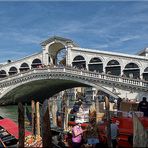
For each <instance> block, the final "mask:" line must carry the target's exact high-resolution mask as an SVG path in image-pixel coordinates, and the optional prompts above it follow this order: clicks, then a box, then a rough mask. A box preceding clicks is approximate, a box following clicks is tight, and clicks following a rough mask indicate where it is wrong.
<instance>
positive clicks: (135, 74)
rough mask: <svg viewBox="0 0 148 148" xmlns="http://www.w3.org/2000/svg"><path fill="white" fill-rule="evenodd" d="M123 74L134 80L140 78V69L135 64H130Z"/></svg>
mask: <svg viewBox="0 0 148 148" xmlns="http://www.w3.org/2000/svg"><path fill="white" fill-rule="evenodd" d="M123 73H124V75H125V76H126V77H129V78H134V79H137V78H140V68H139V66H138V65H137V64H136V63H133V62H131V63H128V64H127V65H126V66H125V68H124V70H123Z"/></svg>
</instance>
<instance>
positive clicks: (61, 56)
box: [56, 48, 67, 66]
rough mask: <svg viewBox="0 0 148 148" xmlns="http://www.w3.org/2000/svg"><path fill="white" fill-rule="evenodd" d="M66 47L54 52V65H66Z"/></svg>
mask: <svg viewBox="0 0 148 148" xmlns="http://www.w3.org/2000/svg"><path fill="white" fill-rule="evenodd" d="M66 52H67V51H66V48H62V49H60V50H59V51H58V52H57V54H56V65H61V66H65V65H66Z"/></svg>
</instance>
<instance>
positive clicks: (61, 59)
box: [48, 42, 67, 65]
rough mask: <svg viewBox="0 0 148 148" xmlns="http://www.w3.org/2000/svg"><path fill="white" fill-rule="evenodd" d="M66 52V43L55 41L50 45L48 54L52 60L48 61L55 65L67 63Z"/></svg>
mask: <svg viewBox="0 0 148 148" xmlns="http://www.w3.org/2000/svg"><path fill="white" fill-rule="evenodd" d="M66 53H67V52H66V48H65V45H63V44H62V43H60V42H55V43H53V44H51V45H50V46H49V49H48V55H49V58H50V61H48V62H49V63H50V64H53V65H59V64H60V65H66ZM49 58H48V60H49Z"/></svg>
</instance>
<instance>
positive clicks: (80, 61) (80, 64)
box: [72, 55, 86, 69]
mask: <svg viewBox="0 0 148 148" xmlns="http://www.w3.org/2000/svg"><path fill="white" fill-rule="evenodd" d="M72 66H73V67H75V68H78V69H86V61H85V58H84V57H83V56H81V55H78V56H76V57H75V58H74V59H73V62H72Z"/></svg>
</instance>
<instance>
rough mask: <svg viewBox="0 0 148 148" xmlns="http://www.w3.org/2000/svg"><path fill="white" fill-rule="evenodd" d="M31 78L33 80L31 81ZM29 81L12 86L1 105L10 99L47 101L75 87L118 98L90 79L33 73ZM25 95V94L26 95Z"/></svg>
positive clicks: (0, 101) (6, 91)
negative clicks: (93, 88)
mask: <svg viewBox="0 0 148 148" xmlns="http://www.w3.org/2000/svg"><path fill="white" fill-rule="evenodd" d="M30 78H31V79H30ZM28 79H29V80H31V81H27V79H24V81H22V82H21V83H20V82H19V81H20V80H17V81H16V82H18V83H17V84H16V85H11V87H9V88H7V89H6V90H5V91H4V92H3V93H2V94H1V96H0V98H1V99H0V103H1V104H2V101H3V100H4V101H5V102H7V100H8V98H11V99H12V100H13V101H14V102H16V101H20V99H22V100H21V101H22V102H23V101H24V102H25V101H26V99H30V100H31V99H32V98H35V99H41V100H42V101H43V100H44V99H47V98H49V97H51V96H53V95H54V94H56V93H58V92H60V91H63V90H66V89H69V88H74V87H95V88H96V89H97V90H101V91H103V92H105V93H107V94H109V95H111V96H113V97H114V98H118V96H117V95H115V94H114V93H113V92H111V91H110V90H108V89H106V88H105V87H103V86H102V85H101V84H100V85H99V84H98V83H97V82H90V81H89V79H88V80H87V79H84V78H81V77H80V76H76V77H75V78H74V77H73V76H70V75H65V74H64V73H63V74H60V76H59V74H57V73H55V74H54V73H53V74H49V75H47V74H43V75H42V74H39V73H33V74H31V75H30V76H29V77H28ZM24 93H25V94H24Z"/></svg>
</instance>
